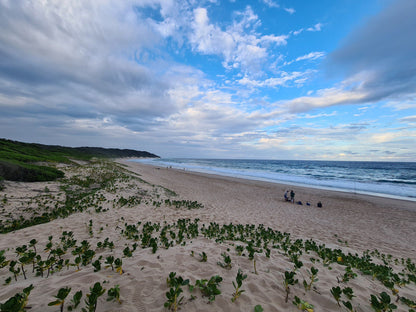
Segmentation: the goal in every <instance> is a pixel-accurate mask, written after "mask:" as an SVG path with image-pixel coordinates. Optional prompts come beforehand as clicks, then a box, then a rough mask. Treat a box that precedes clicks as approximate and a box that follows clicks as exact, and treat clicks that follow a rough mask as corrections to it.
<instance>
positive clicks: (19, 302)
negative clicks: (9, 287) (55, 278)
mask: <svg viewBox="0 0 416 312" xmlns="http://www.w3.org/2000/svg"><path fill="white" fill-rule="evenodd" d="M33 288H34V287H33V285H30V286H29V287H26V288H24V289H23V292H21V293H17V294H16V295H14V296H13V297H11V298H9V299H8V300H7V301H6V302H5V303H0V311H2V312H3V311H4V312H9V311H10V312H24V311H25V309H26V308H27V307H26V305H27V302H28V299H29V295H30V292H31V291H32V290H33Z"/></svg>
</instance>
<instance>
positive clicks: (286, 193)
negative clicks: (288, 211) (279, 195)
mask: <svg viewBox="0 0 416 312" xmlns="http://www.w3.org/2000/svg"><path fill="white" fill-rule="evenodd" d="M288 193H289V190H286V192H285V201H289V194H288Z"/></svg>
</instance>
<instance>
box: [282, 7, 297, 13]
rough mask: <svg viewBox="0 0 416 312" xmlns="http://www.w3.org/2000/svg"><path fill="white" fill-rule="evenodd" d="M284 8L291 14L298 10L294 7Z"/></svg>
mask: <svg viewBox="0 0 416 312" xmlns="http://www.w3.org/2000/svg"><path fill="white" fill-rule="evenodd" d="M284 10H285V11H286V12H288V13H289V14H293V13H295V12H296V10H295V9H294V8H284Z"/></svg>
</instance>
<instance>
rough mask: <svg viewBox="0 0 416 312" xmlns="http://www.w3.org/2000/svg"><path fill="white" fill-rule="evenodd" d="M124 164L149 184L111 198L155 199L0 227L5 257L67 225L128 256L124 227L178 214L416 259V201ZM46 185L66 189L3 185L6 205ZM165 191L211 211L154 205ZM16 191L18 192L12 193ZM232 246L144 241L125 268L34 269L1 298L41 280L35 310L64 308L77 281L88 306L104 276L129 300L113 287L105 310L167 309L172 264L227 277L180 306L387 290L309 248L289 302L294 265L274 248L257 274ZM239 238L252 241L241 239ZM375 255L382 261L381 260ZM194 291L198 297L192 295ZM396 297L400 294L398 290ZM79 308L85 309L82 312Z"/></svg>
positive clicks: (363, 300)
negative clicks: (347, 275) (286, 277)
mask: <svg viewBox="0 0 416 312" xmlns="http://www.w3.org/2000/svg"><path fill="white" fill-rule="evenodd" d="M119 162H120V163H122V164H124V165H127V166H129V170H131V171H134V172H136V173H138V174H140V178H141V179H143V180H144V181H147V182H149V183H150V185H149V184H145V183H141V182H140V181H134V183H133V182H127V184H129V187H127V186H126V185H127V184H126V185H124V186H123V185H119V190H118V191H117V192H116V193H104V192H103V195H104V196H105V197H106V198H107V199H110V201H111V200H112V199H114V198H116V196H117V195H119V196H121V195H122V196H124V197H125V198H127V197H128V196H129V195H130V196H131V195H135V194H143V193H144V190H146V191H147V193H146V194H147V195H146V196H147V197H146V196H144V198H147V201H148V204H146V200H142V203H141V204H140V205H134V206H133V207H129V208H127V207H122V208H119V207H115V208H113V205H112V204H111V202H109V203H107V202H103V207H104V208H109V211H107V212H101V213H96V212H95V211H94V209H93V208H91V209H89V211H87V212H83V213H76V214H73V215H71V216H69V217H68V218H65V219H58V220H54V221H52V222H50V223H47V224H41V225H37V226H33V227H30V228H25V229H22V230H18V231H15V232H12V233H8V234H1V236H0V250H3V249H6V250H7V249H9V250H7V251H6V256H7V258H8V259H12V258H14V257H15V253H14V249H15V247H17V246H21V245H23V244H28V243H29V241H30V240H31V239H33V238H36V239H37V240H38V248H39V250H43V248H44V246H45V245H46V243H47V240H48V236H49V235H53V237H54V242H56V243H57V241H58V239H59V236H60V235H61V233H62V231H73V232H74V238H75V239H77V245H79V243H80V242H81V241H82V240H84V239H85V240H88V241H89V242H90V244H91V246H92V247H93V249H95V250H96V256H95V258H94V260H96V259H98V257H99V256H100V255H101V256H103V258H105V257H106V256H108V255H114V256H115V257H120V258H122V256H123V249H124V248H125V247H126V246H129V247H130V248H131V246H132V245H133V243H134V241H132V240H128V239H126V238H125V237H124V236H122V235H121V234H120V233H121V229H124V223H128V224H134V223H137V222H138V221H142V222H146V221H151V222H160V223H163V222H164V221H166V222H167V223H173V222H176V221H177V220H178V219H183V218H190V219H191V220H194V219H195V218H198V219H200V221H199V224H200V226H202V224H203V223H205V224H208V223H209V222H217V223H219V224H228V223H233V224H255V225H258V224H264V225H265V226H266V227H271V228H273V229H274V230H278V231H281V232H289V233H291V235H292V236H293V239H295V238H302V239H304V240H306V239H313V240H315V241H316V242H318V243H324V244H326V245H327V247H331V248H334V249H335V248H341V249H342V250H343V251H344V252H345V253H347V252H351V253H358V254H360V255H361V253H362V251H365V250H367V249H370V250H374V249H377V250H379V251H380V252H382V253H386V254H392V255H393V257H397V258H399V259H400V258H402V257H403V258H408V257H409V258H411V259H412V261H413V262H415V260H416V231H415V229H416V207H415V206H416V204H415V202H410V201H399V200H392V199H386V198H380V197H372V196H364V195H356V194H349V193H341V192H330V191H323V190H316V189H308V188H300V187H289V186H284V185H279V184H274V183H266V182H259V181H249V180H242V179H235V178H228V177H220V176H214V175H207V174H200V173H192V172H188V171H182V170H174V169H166V168H156V167H152V166H147V165H143V164H137V163H133V162H128V161H125V160H120V161H119ZM132 184H133V185H132ZM25 185H26V191H25ZM45 185H48V188H49V189H50V193H53V194H56V195H58V193H59V189H58V188H57V187H56V185H55V184H53V183H48V184H14V183H9V182H8V183H7V189H6V190H5V191H4V192H0V199H1V198H3V196H4V194H7V198H9V201H8V202H7V203H6V204H4V205H3V209H5V210H7V211H12V212H14V213H17V211H21V208H20V206H22V204H21V201H22V200H21V198H24V197H27V196H34V194H29V193H28V192H27V190H28V189H31V190H33V189H34V188H35V189H37V191H38V192H40V191H41V190H42V189H44V187H45ZM19 188H20V190H19ZM164 188H166V189H169V190H171V191H174V192H176V193H177V194H178V196H177V197H174V198H172V199H187V200H196V201H198V202H199V203H202V204H203V205H204V208H201V209H193V210H188V209H186V208H180V209H176V208H174V207H168V206H165V205H163V204H162V205H161V206H160V207H155V206H153V205H152V200H157V201H163V200H164V199H165V198H168V197H169V192H166V191H165V190H164ZM287 188H289V189H293V190H294V191H295V193H296V200H301V201H302V202H303V203H306V202H310V203H311V204H312V206H306V205H303V206H299V205H296V204H291V203H287V202H284V201H283V199H282V197H283V193H284V191H285V189H287ZM25 192H26V193H25ZM11 194H13V195H14V198H15V199H13V198H11ZM158 196H159V197H158ZM17 198H19V200H18V199H17ZM318 201H321V202H322V203H323V208H317V207H316V203H317V202H318ZM3 215H5V212H3ZM2 218H3V217H2ZM89 220H92V223H93V227H92V228H93V235H92V237H91V236H90V235H89V228H88V223H89ZM100 228H103V229H102V230H100ZM107 237H108V238H109V240H110V241H113V242H114V245H115V249H114V250H113V251H110V250H109V249H97V247H96V242H98V241H103V240H104V239H105V238H107ZM191 241H192V243H191ZM139 243H140V242H139ZM233 243H234V242H224V243H216V242H215V241H214V240H211V239H208V238H204V237H202V236H200V237H198V238H196V239H189V240H187V244H186V245H185V246H174V247H171V248H169V249H162V248H159V249H158V250H157V252H156V253H155V254H153V253H152V252H151V248H146V249H141V248H140V247H138V248H137V250H136V251H135V252H134V254H133V257H130V258H126V257H124V258H122V259H123V269H124V270H125V273H124V274H122V275H120V274H118V273H116V272H113V271H111V269H109V268H104V259H103V260H101V262H102V269H101V271H99V272H93V271H94V268H93V267H92V266H91V265H88V266H86V267H81V270H80V271H78V272H77V271H76V270H75V268H73V267H71V268H69V270H67V269H66V268H65V269H63V270H62V271H60V272H56V273H54V274H53V275H51V276H49V277H48V278H42V277H36V276H35V274H32V273H31V267H30V266H28V268H27V271H28V273H27V275H28V279H27V280H24V279H23V276H22V275H20V276H18V281H17V282H15V281H14V279H13V280H12V281H11V283H10V284H9V285H7V286H2V287H1V289H0V302H2V303H3V302H5V300H7V299H8V298H10V297H11V296H13V295H14V294H15V293H16V292H19V291H21V290H22V289H23V288H24V287H26V286H28V285H30V284H33V285H34V286H35V288H34V290H33V291H32V293H31V295H30V297H29V304H28V305H29V306H30V307H31V310H30V311H58V310H59V307H48V306H47V304H48V303H49V302H50V301H53V300H54V298H53V296H54V295H56V294H57V291H58V289H59V288H61V287H64V286H69V287H72V291H71V293H70V296H69V297H72V295H73V294H74V293H75V291H77V290H82V291H83V293H84V297H83V299H82V304H81V305H80V307H85V304H84V303H83V301H84V299H85V294H86V293H88V292H89V287H92V286H93V284H94V283H95V282H97V281H99V282H103V281H108V283H106V284H104V287H105V288H107V289H108V288H110V287H113V286H114V285H116V284H118V285H120V289H121V299H122V304H121V305H119V304H118V303H116V302H106V301H105V299H106V298H107V294H105V295H104V296H102V297H101V298H100V299H99V303H98V308H97V311H167V309H165V308H164V307H163V304H164V302H165V301H166V296H165V292H166V291H168V289H169V288H168V287H167V285H166V278H167V277H168V275H169V272H172V271H174V272H177V275H178V276H182V277H183V278H185V279H190V282H191V283H192V284H194V283H195V281H196V280H197V279H209V278H210V277H211V276H213V275H216V274H218V275H220V276H221V277H222V278H223V281H222V283H221V284H220V287H219V288H220V290H221V294H220V295H218V296H217V297H216V299H215V301H214V302H213V303H211V304H207V302H208V299H207V298H206V297H203V296H202V295H201V293H200V291H199V290H194V291H193V292H192V293H191V292H190V291H189V290H188V288H187V287H183V289H184V292H183V294H182V295H183V296H184V301H183V304H182V305H181V307H180V308H181V311H254V306H256V305H257V304H261V305H262V307H263V309H264V311H299V310H298V309H297V308H296V307H295V306H294V305H293V304H292V300H293V298H294V296H295V295H296V296H298V297H300V298H301V299H303V300H306V301H307V302H309V303H311V304H313V305H314V306H315V311H346V309H345V308H344V307H343V308H339V307H338V306H337V304H336V302H335V300H334V298H333V297H332V296H331V294H330V289H331V287H334V286H340V287H341V288H344V287H347V286H348V287H351V288H352V289H353V290H354V294H355V295H356V297H355V298H353V300H352V304H353V306H354V308H355V309H356V310H357V311H372V309H371V306H370V303H369V299H370V294H379V293H380V292H381V291H386V292H388V290H387V289H386V287H384V286H383V285H382V284H381V283H380V282H379V281H377V280H373V279H372V278H371V276H366V275H362V274H360V273H359V274H358V277H357V278H355V279H352V280H350V281H349V282H348V283H338V281H337V277H338V278H339V277H341V276H342V275H343V274H344V272H345V266H342V265H339V264H337V263H333V264H331V267H332V269H331V270H329V269H328V267H324V266H323V265H322V263H316V264H313V263H312V262H311V260H310V257H312V256H311V255H306V254H305V255H303V256H302V257H301V260H302V262H303V264H304V267H303V268H301V269H300V270H299V271H298V273H297V278H298V279H299V284H298V285H295V286H292V290H291V293H290V295H289V301H288V303H285V300H284V299H285V291H284V288H283V277H282V276H283V273H284V271H286V270H288V271H290V270H291V269H292V268H293V263H291V262H290V261H289V260H288V258H287V257H286V256H284V255H283V254H282V251H281V250H277V249H272V250H271V256H270V258H266V256H265V254H264V253H262V254H256V265H257V271H258V274H257V275H256V274H254V268H253V261H251V260H249V259H248V257H247V256H245V257H243V256H238V255H237V253H236V251H235V247H234V246H233V245H232V244H233ZM236 244H240V245H245V244H243V243H240V242H238V243H236ZM227 249H229V251H227ZM191 251H193V252H194V254H195V256H194V257H192V256H191V255H190V254H191ZM203 251H204V252H206V254H207V255H208V260H207V262H199V261H198V260H199V256H198V255H199V254H200V253H202V252H203ZM223 252H227V253H228V254H229V255H230V256H231V260H232V265H233V267H232V269H231V270H226V269H223V268H221V267H220V266H219V265H217V262H218V261H222V260H223V259H222V257H221V253H223ZM40 253H41V254H42V253H43V252H40ZM43 257H45V258H46V254H43ZM67 257H69V258H71V257H72V258H71V259H73V256H70V255H67ZM375 261H378V260H377V259H376V258H375ZM312 265H314V266H315V267H317V268H319V273H318V278H319V281H318V282H316V284H315V286H316V291H313V290H310V291H307V292H306V291H305V289H304V287H303V286H302V281H303V279H304V278H306V279H307V273H306V268H310V267H311V266H312ZM392 265H393V264H392ZM393 266H394V265H393ZM238 269H241V270H242V271H243V272H244V273H245V274H247V275H248V277H247V279H246V280H245V281H244V282H243V286H242V289H244V290H245V292H244V293H243V294H242V295H241V297H240V298H238V299H237V300H236V302H234V303H233V302H231V300H230V299H231V297H232V294H233V292H234V288H233V285H232V281H235V277H236V274H237V271H238ZM9 276H13V275H12V274H11V273H10V272H9V271H8V266H6V267H5V268H3V269H0V283H1V284H3V281H4V280H5V279H6V278H7V277H9ZM389 294H390V295H391V293H389ZM191 295H194V296H195V297H196V299H195V300H190V298H191ZM399 295H401V296H405V297H406V298H409V299H411V300H413V301H416V285H415V284H414V283H412V284H410V285H406V286H404V287H402V288H400V289H399ZM391 296H392V295H391ZM69 297H68V298H69ZM392 298H393V299H395V297H393V296H392ZM343 300H345V298H344V297H343ZM68 301H69V300H68ZM66 304H67V303H66ZM397 305H398V307H399V309H398V310H397V311H408V309H409V308H408V307H406V306H405V305H403V304H402V303H397ZM80 307H78V309H77V311H81V309H80Z"/></svg>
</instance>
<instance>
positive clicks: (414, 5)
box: [0, 0, 416, 161]
mask: <svg viewBox="0 0 416 312" xmlns="http://www.w3.org/2000/svg"><path fill="white" fill-rule="evenodd" d="M414 16H416V1H414V0H395V1H393V0H368V1H358V0H357V1H351V0H338V1H333V0H322V1H309V0H292V1H289V0H285V1H283V0H253V1H239V0H235V1H230V0H217V1H215V0H211V1H193V0H191V1H175V0H165V1H162V0H159V1H156V0H141V1H134V0H124V1H109V0H97V1H81V0H79V1H74V0H73V1H63V0H59V1H58V0H56V1H29V0H26V1H23V0H13V1H12V0H0V28H1V29H2V31H1V32H0V137H3V138H9V139H15V140H21V141H25V142H39V143H44V144H58V145H66V146H86V145H87V146H103V147H118V148H133V149H139V150H147V151H150V152H153V153H156V154H158V155H160V156H162V157H202V158H268V159H325V160H380V161H383V160H388V161H416V58H415V55H416V36H415V35H414V29H416V19H415V18H414Z"/></svg>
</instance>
